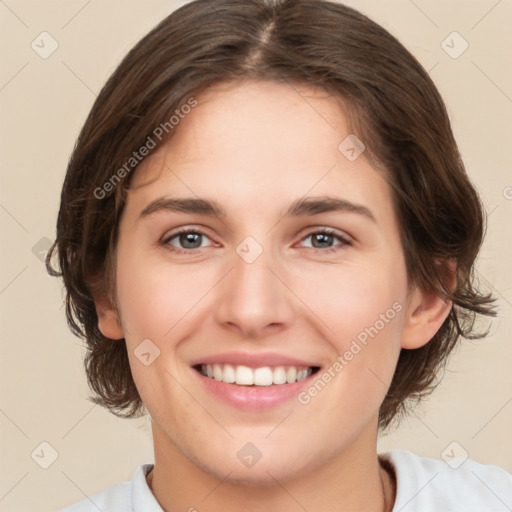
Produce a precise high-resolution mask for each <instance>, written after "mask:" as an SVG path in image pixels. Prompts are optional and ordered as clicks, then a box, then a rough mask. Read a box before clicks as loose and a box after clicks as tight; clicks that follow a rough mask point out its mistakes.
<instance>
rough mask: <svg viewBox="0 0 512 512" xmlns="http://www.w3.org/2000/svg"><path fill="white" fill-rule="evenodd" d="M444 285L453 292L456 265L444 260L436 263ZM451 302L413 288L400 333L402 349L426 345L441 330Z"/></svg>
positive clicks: (455, 281) (451, 304)
mask: <svg viewBox="0 0 512 512" xmlns="http://www.w3.org/2000/svg"><path fill="white" fill-rule="evenodd" d="M437 264H438V265H439V266H440V267H441V268H440V272H441V274H442V278H443V279H444V281H445V284H446V285H447V287H448V288H449V289H450V290H452V291H453V290H454V289H455V287H456V283H457V278H456V269H457V266H456V263H455V261H453V260H446V261H444V262H438V263H437ZM452 306H453V302H452V301H451V300H446V299H443V298H442V297H440V296H439V295H438V294H437V293H435V292H434V291H424V290H420V289H419V288H414V290H413V291H412V293H411V295H410V300H409V302H408V305H407V308H406V318H405V322H404V328H403V331H402V348H407V349H415V348H420V347H422V346H424V345H426V344H427V343H428V342H429V341H430V340H431V339H432V338H433V337H434V336H435V334H436V332H437V331H438V330H439V329H440V328H441V326H442V325H443V322H444V321H445V320H446V318H448V315H449V314H450V312H451V310H452Z"/></svg>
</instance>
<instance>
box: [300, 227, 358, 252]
mask: <svg viewBox="0 0 512 512" xmlns="http://www.w3.org/2000/svg"><path fill="white" fill-rule="evenodd" d="M317 233H323V234H326V235H332V236H334V237H335V238H337V239H338V240H339V241H340V242H341V243H340V244H339V245H336V246H333V247H328V248H326V249H318V248H316V247H312V249H315V250H318V251H322V252H325V251H326V250H328V249H334V248H335V247H339V246H345V245H352V244H353V239H352V237H351V236H350V235H348V234H346V233H344V232H340V231H338V230H336V229H334V228H330V227H327V226H315V227H313V228H310V229H309V230H308V231H307V233H306V234H304V235H303V236H302V237H301V239H300V242H302V241H303V240H305V239H306V238H308V237H310V236H311V235H315V234H317Z"/></svg>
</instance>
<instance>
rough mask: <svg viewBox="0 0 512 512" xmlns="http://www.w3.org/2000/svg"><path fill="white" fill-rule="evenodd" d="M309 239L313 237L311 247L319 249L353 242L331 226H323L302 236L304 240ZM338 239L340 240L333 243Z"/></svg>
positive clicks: (332, 247)
mask: <svg viewBox="0 0 512 512" xmlns="http://www.w3.org/2000/svg"><path fill="white" fill-rule="evenodd" d="M308 239H311V245H310V246H309V247H311V248H312V249H319V250H322V249H334V248H335V247H339V246H344V245H351V242H350V241H349V240H347V238H345V237H343V236H341V235H340V234H337V233H336V231H335V230H333V229H330V228H321V229H317V230H316V231H312V232H311V233H308V234H307V235H306V236H305V237H304V238H302V241H304V240H308ZM336 240H338V242H339V243H337V244H334V245H333V242H335V241H336ZM303 247H304V246H303ZM306 247H308V246H306Z"/></svg>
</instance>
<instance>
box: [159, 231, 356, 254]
mask: <svg viewBox="0 0 512 512" xmlns="http://www.w3.org/2000/svg"><path fill="white" fill-rule="evenodd" d="M183 233H196V234H199V235H201V236H203V237H205V238H208V239H209V240H210V241H212V242H213V244H216V245H217V246H218V245H219V244H218V243H217V242H215V241H214V240H213V239H212V237H210V236H209V235H208V234H207V233H206V232H205V230H204V228H203V227H195V226H193V225H189V226H183V227H181V228H179V229H178V230H177V231H173V232H172V233H171V234H166V235H164V236H163V237H162V239H161V244H162V245H165V246H168V247H172V249H170V250H171V251H172V252H175V253H181V254H187V253H188V254H194V253H197V252H198V251H201V250H202V249H206V247H197V248H194V249H180V248H179V247H175V246H173V245H171V244H170V241H171V240H172V239H174V238H176V237H178V236H179V235H181V234H183ZM318 233H324V234H327V235H331V236H334V237H335V238H337V239H338V240H339V242H340V243H339V244H337V245H335V246H332V247H326V248H318V247H310V249H313V250H315V251H319V252H328V251H329V252H332V250H336V248H337V247H345V246H350V245H352V243H353V240H352V238H351V237H350V236H349V235H347V234H345V233H343V232H339V231H337V230H336V229H334V228H330V227H327V226H314V227H311V228H309V229H308V231H307V232H306V233H305V234H303V235H302V236H301V238H300V240H299V243H300V242H303V241H304V240H305V239H306V238H308V237H310V236H312V235H315V234H318Z"/></svg>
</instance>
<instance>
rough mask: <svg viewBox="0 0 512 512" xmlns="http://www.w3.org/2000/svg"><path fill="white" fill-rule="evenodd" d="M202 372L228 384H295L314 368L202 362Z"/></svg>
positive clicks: (307, 375)
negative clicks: (253, 366)
mask: <svg viewBox="0 0 512 512" xmlns="http://www.w3.org/2000/svg"><path fill="white" fill-rule="evenodd" d="M200 371H201V373H202V374H203V375H204V376H205V377H209V378H210V379H215V380H217V381H219V382H225V383H227V384H237V385H239V386H253V385H254V386H271V385H272V384H278V385H279V384H293V383H294V382H299V381H301V380H304V379H306V378H307V377H309V376H310V375H311V373H312V372H313V369H312V368H311V367H309V368H302V367H301V368H298V367H296V366H287V367H284V366H276V367H275V368H271V367H270V366H263V367H261V368H249V367H248V366H243V365H239V366H233V365H230V364H224V365H222V364H213V365H212V364H202V365H201V369H200Z"/></svg>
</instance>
